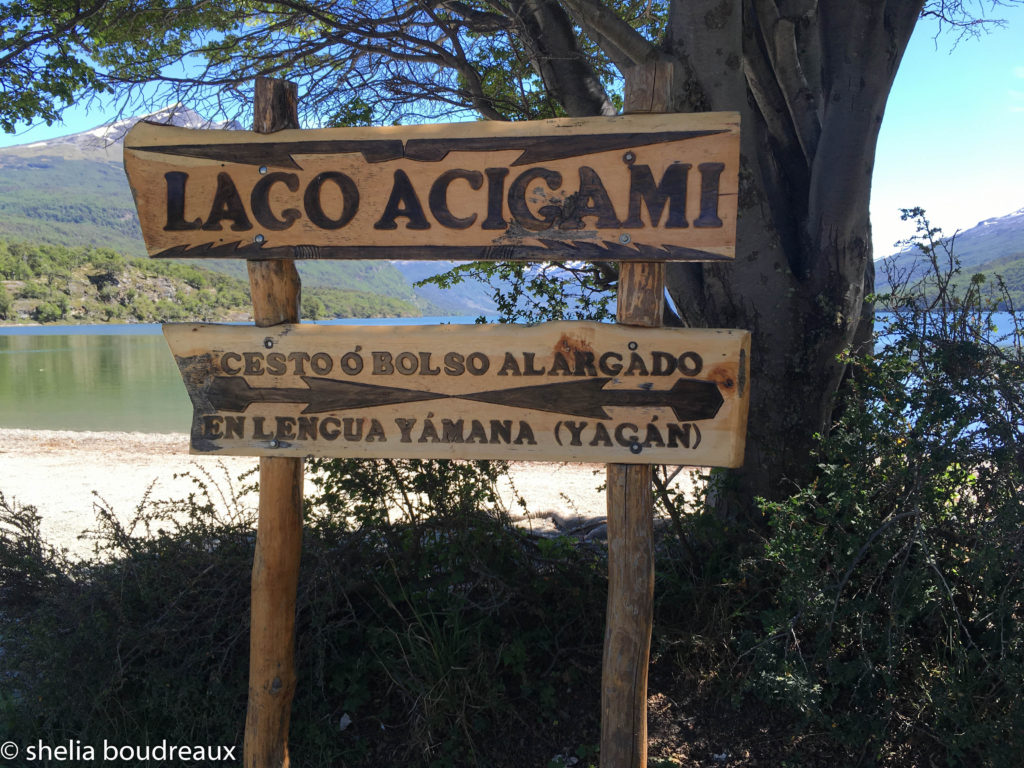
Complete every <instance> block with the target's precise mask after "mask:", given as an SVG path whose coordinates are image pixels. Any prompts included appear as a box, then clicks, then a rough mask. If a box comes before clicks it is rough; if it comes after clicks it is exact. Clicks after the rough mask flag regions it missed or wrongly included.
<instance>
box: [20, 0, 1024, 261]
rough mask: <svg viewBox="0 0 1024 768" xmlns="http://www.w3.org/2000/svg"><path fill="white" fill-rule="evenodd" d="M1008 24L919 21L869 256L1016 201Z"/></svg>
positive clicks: (81, 114)
mask: <svg viewBox="0 0 1024 768" xmlns="http://www.w3.org/2000/svg"><path fill="white" fill-rule="evenodd" d="M997 15H998V16H999V17H1001V18H1005V19H1006V20H1007V21H1008V24H1007V26H1006V27H1005V28H1003V29H993V30H992V31H990V32H989V33H988V34H985V35H982V37H981V38H980V39H976V40H975V39H966V40H962V41H961V42H960V43H959V44H958V45H956V47H955V48H954V44H955V43H956V37H955V36H954V35H951V34H949V33H944V34H941V35H939V36H938V37H936V32H937V27H936V26H935V24H934V23H932V22H929V21H927V20H925V21H922V22H921V23H920V24H919V25H918V28H917V30H916V31H915V33H914V37H913V39H912V40H911V42H910V46H909V47H908V49H907V52H906V55H905V56H904V59H903V63H902V65H901V67H900V71H899V74H898V75H897V78H896V83H895V85H894V87H893V91H892V94H891V95H890V97H889V103H888V105H887V107H886V112H885V119H884V121H883V123H882V131H881V135H880V137H879V143H878V153H877V156H876V161H875V171H874V181H873V185H872V202H871V219H872V225H873V227H874V241H875V256H876V257H880V256H885V255H887V254H889V253H891V252H892V251H893V250H894V248H893V244H894V243H895V242H896V241H897V240H899V239H902V238H904V237H907V236H909V235H910V234H912V228H911V226H910V225H909V224H906V223H903V222H901V221H900V214H899V209H900V208H910V207H913V206H921V207H922V208H925V209H926V210H927V211H928V214H929V217H930V218H931V220H932V222H933V224H935V225H936V226H939V227H941V228H942V229H943V230H944V231H945V232H946V233H947V234H952V233H953V232H956V231H957V230H964V229H969V228H970V227H972V226H974V225H975V224H977V223H978V222H979V221H981V220H982V219H986V218H990V217H992V216H1002V215H1005V214H1007V213H1011V212H1013V211H1016V210H1019V209H1021V208H1024V7H1020V6H1017V7H1010V8H1000V9H998V13H997ZM107 119H108V117H107V115H104V114H103V112H102V111H98V110H97V109H95V108H94V109H92V110H91V111H88V112H87V111H85V110H84V109H83V110H70V111H69V112H68V113H67V114H66V122H65V124H63V125H53V126H49V127H47V126H45V125H43V126H37V127H35V128H31V129H28V130H24V131H22V132H20V133H19V134H17V135H10V134H4V133H0V146H9V145H11V144H23V143H27V142H31V141H40V140H42V139H45V138H50V137H54V136H61V135H64V134H67V133H74V132H76V131H82V130H87V129H89V128H92V127H95V126H97V125H100V124H101V123H103V122H106V120H107Z"/></svg>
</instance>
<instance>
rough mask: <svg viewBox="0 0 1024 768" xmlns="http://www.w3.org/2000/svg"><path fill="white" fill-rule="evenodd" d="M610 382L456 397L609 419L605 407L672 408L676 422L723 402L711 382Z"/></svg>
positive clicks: (708, 413) (706, 413)
mask: <svg viewBox="0 0 1024 768" xmlns="http://www.w3.org/2000/svg"><path fill="white" fill-rule="evenodd" d="M609 381H611V379H587V380H585V381H560V382H556V383H551V384H538V385H536V386H533V387H516V388H514V389H499V390H496V391H492V392H473V393H469V394H465V395H456V397H461V398H463V399H464V400H477V401H480V402H484V403H494V404H496V405H511V406H514V407H516V408H532V409H534V410H536V411H548V412H549V413H559V414H565V415H567V416H586V417H589V418H592V419H609V418H611V416H609V415H608V412H607V411H606V410H605V408H606V407H608V406H627V407H634V408H638V407H652V408H671V409H672V412H673V413H674V414H675V417H676V419H677V420H678V421H698V420H700V419H713V418H714V417H715V414H717V413H718V409H719V408H721V407H722V403H724V402H725V400H724V399H723V398H722V393H721V392H719V391H718V385H717V384H715V382H713V381H695V380H693V379H680V380H679V381H677V382H676V383H675V386H673V387H672V389H670V390H664V389H662V390H657V389H605V388H604V387H605V385H606V384H607V383H608V382H609Z"/></svg>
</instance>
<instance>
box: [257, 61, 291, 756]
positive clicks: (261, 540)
mask: <svg viewBox="0 0 1024 768" xmlns="http://www.w3.org/2000/svg"><path fill="white" fill-rule="evenodd" d="M296 94H297V88H296V86H295V84H294V83H289V82H286V81H283V80H273V79H270V78H258V79H257V81H256V99H255V103H254V105H253V106H254V114H255V120H254V125H253V129H254V130H255V131H258V132H260V133H272V132H274V131H279V130H282V129H285V128H296V127H298V114H297V102H296ZM248 269H249V285H250V290H251V293H252V305H253V317H254V319H255V322H256V326H257V327H259V328H266V327H271V326H275V325H280V324H282V323H297V322H298V321H299V302H300V296H301V283H300V280H299V275H298V272H297V271H296V269H295V263H294V261H291V260H274V261H261V262H249V264H248ZM302 465H303V460H302V459H301V458H261V459H260V500H259V519H258V522H257V529H256V552H255V556H254V558H253V564H252V588H251V589H252V591H251V598H252V602H251V620H250V629H249V702H248V707H247V710H246V718H245V745H244V756H243V757H244V764H245V766H246V768H287V767H288V765H289V757H288V726H289V722H290V720H291V708H292V698H293V697H294V695H295V599H296V591H297V589H298V579H299V560H300V557H301V554H302V481H303V476H304V472H303V466H302Z"/></svg>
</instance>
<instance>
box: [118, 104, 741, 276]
mask: <svg viewBox="0 0 1024 768" xmlns="http://www.w3.org/2000/svg"><path fill="white" fill-rule="evenodd" d="M738 164H739V131H738V116H737V115H736V114H735V113H708V114H699V115H680V114H676V115H636V116H622V117H602V118H563V119H558V120H545V121H536V122H525V123H499V122H479V123H457V124H451V125H421V126H400V127H394V126H391V127H382V128H336V129H322V130H309V131H299V130H282V131H278V132H275V133H273V134H269V135H260V134H257V133H250V132H240V131H195V130H188V129H184V128H176V127H172V126H161V125H153V124H148V123H140V124H139V125H137V126H136V127H134V128H133V129H132V130H131V131H130V132H129V133H128V135H127V137H126V139H125V169H126V171H127V173H128V177H129V182H130V184H131V186H132V191H133V194H134V196H135V201H136V204H137V206H138V209H139V219H140V222H141V225H142V231H143V236H144V238H145V241H146V245H147V248H148V249H149V252H150V254H151V255H154V256H163V257H169V256H174V257H178V256H188V257H241V258H250V259H265V258H403V259H408V258H425V259H432V258H433V259H436V258H444V259H493V260H514V259H534V260H538V259H543V260H558V259H573V260H578V259H593V260H644V261H649V260H681V261H687V260H690V261H692V260H716V259H728V258H731V257H732V255H733V246H734V240H735V226H736V203H737V188H738Z"/></svg>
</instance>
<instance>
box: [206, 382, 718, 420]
mask: <svg viewBox="0 0 1024 768" xmlns="http://www.w3.org/2000/svg"><path fill="white" fill-rule="evenodd" d="M302 380H303V382H305V384H306V388H301V387H290V388H273V387H253V386H251V385H250V384H249V382H247V381H246V380H245V379H243V378H241V377H238V376H215V377H214V378H213V381H212V382H211V384H210V387H209V389H208V390H207V392H206V397H207V399H208V400H209V403H210V405H212V406H213V407H214V408H216V409H217V410H218V411H230V412H240V411H244V410H245V409H246V408H248V407H249V406H250V405H252V404H253V403H306V407H305V408H304V409H303V410H302V412H303V413H324V412H326V411H336V410H352V409H356V408H374V407H377V406H382V405H395V404H397V403H414V402H420V401H424V400H441V399H447V398H458V399H462V400H474V401H477V402H483V403H492V404H494V405H507V406H511V407H513V408H530V409H532V410H536V411H547V412H549V413H558V414H564V415H566V416H578V417H587V418H593V419H608V418H611V417H610V416H609V415H608V412H607V411H606V410H605V408H607V407H610V406H611V407H614V406H626V407H630V406H631V407H652V408H671V409H672V412H673V414H675V417H676V419H677V420H678V421H699V420H701V419H713V418H714V417H715V415H716V414H717V413H718V410H719V409H720V408H721V407H722V404H723V403H724V402H725V401H724V399H723V398H722V393H721V392H719V391H718V385H717V384H715V383H714V382H713V381H695V380H692V379H680V380H679V381H677V382H676V383H675V386H673V387H672V389H670V390H654V389H605V388H604V387H605V385H606V384H607V383H608V382H610V381H611V379H610V378H606V379H583V380H572V381H558V382H551V383H547V384H537V385H535V386H530V387H512V388H509V389H498V390H492V391H490V392H469V393H465V394H454V395H449V394H440V393H437V392H424V391H421V390H413V389H403V388H401V387H388V386H380V385H376V384H363V383H360V382H353V381H338V380H336V379H321V378H316V377H313V376H303V377H302Z"/></svg>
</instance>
